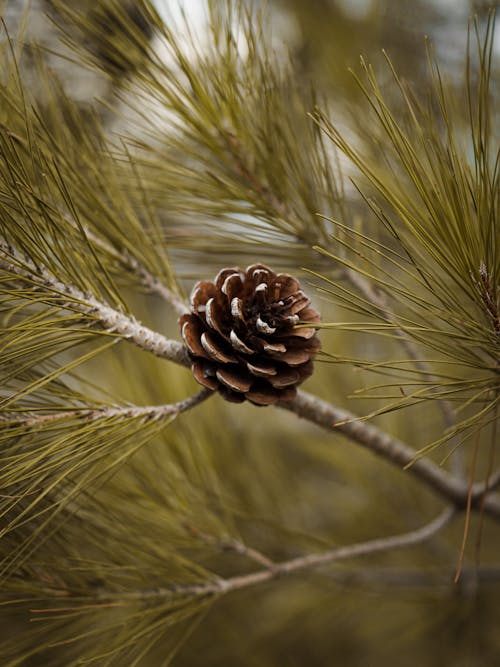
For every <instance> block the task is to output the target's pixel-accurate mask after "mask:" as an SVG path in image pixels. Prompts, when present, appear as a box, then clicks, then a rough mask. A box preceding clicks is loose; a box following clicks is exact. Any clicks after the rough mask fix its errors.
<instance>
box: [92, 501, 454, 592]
mask: <svg viewBox="0 0 500 667" xmlns="http://www.w3.org/2000/svg"><path fill="white" fill-rule="evenodd" d="M455 513H456V510H455V508H453V507H448V508H446V509H445V510H444V511H443V512H442V513H441V514H439V516H438V517H437V518H435V519H434V520H433V521H431V522H430V523H428V524H426V525H425V526H422V528H418V529H417V530H412V531H410V532H408V533H402V534H401V535H394V536H391V537H385V538H380V539H376V540H369V541H368V542H360V543H359V544H352V545H350V546H345V547H339V548H337V549H331V550H329V551H325V552H323V553H318V554H307V555H306V556H299V557H298V558H293V559H291V560H287V561H282V562H280V563H274V564H273V567H272V568H266V569H265V570H259V571H258V572H252V573H250V574H244V575H239V576H235V577H230V578H228V579H218V580H216V581H214V582H209V583H203V584H194V585H187V586H184V585H177V586H169V587H166V588H161V587H160V588H155V589H147V590H135V591H124V592H120V593H110V592H107V591H101V594H100V597H101V598H103V599H120V600H131V599H132V600H134V599H136V600H150V599H157V598H160V599H161V598H172V597H174V596H175V597H210V596H217V597H219V596H221V595H227V594H228V593H232V592H234V591H237V590H240V589H242V588H248V587H251V586H256V585H258V584H262V583H265V582H268V581H271V580H273V579H277V578H279V577H283V576H285V575H291V574H294V573H295V572H300V571H302V570H308V569H313V568H317V567H320V566H322V565H330V564H331V563H335V562H338V561H342V560H349V559H351V558H359V557H360V556H368V555H371V554H375V553H381V552H384V551H393V550H394V549H402V548H405V547H409V546H413V545H414V544H420V543H421V542H425V541H426V540H429V539H430V538H431V537H433V536H434V535H435V534H436V533H438V532H439V531H440V530H442V529H443V528H444V527H445V526H446V525H447V524H448V523H449V522H450V521H451V519H452V518H453V516H454V515H455Z"/></svg>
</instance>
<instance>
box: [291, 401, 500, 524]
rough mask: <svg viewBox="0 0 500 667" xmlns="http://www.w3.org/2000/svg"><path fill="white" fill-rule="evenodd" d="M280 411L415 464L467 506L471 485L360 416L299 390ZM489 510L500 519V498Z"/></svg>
mask: <svg viewBox="0 0 500 667" xmlns="http://www.w3.org/2000/svg"><path fill="white" fill-rule="evenodd" d="M278 405H279V407H280V408H283V409H285V410H290V412H294V413H295V414H296V415H298V416H299V417H303V418H305V419H307V420H309V421H311V422H314V423H315V424H317V425H318V426H321V427H323V428H326V429H328V430H330V431H338V432H339V433H342V434H343V435H345V436H347V437H348V438H349V439H350V440H353V441H355V442H357V443H358V444H360V445H362V446H364V447H366V448H368V449H370V450H371V451H372V452H374V453H375V454H377V455H379V456H381V457H382V458H384V459H386V460H387V461H389V462H390V463H392V464H393V465H395V466H397V467H398V468H404V467H405V466H407V465H409V464H411V467H410V468H409V469H408V472H411V474H412V475H414V476H415V477H417V478H418V479H420V480H422V481H423V482H425V483H426V484H427V486H429V487H430V488H432V489H434V491H436V492H437V493H439V494H440V495H441V496H443V497H444V498H447V499H448V500H450V501H451V502H453V503H454V504H455V506H456V507H457V508H459V509H464V508H465V507H466V504H467V496H468V492H469V489H468V484H467V483H466V482H464V481H463V480H461V479H459V478H457V477H453V476H451V475H450V474H449V473H447V472H446V471H445V470H443V469H442V468H440V467H439V466H438V465H436V464H435V463H434V462H433V461H431V460H430V459H426V458H421V459H416V458H415V455H416V452H415V450H413V449H412V448H411V447H409V446H408V445H406V444H405V443H403V442H402V441H401V440H398V439H397V438H394V437H392V436H390V435H389V434H388V433H386V432H384V431H382V430H380V429H379V428H377V427H376V426H374V425H373V424H369V423H367V422H365V421H363V420H361V419H359V417H357V416H356V415H354V414H352V413H350V412H348V411H347V410H342V409H340V408H337V407H334V406H333V405H331V404H330V403H327V402H326V401H323V400H322V399H320V398H317V397H316V396H311V395H310V394H306V393H305V392H303V391H299V392H298V393H297V396H296V397H295V398H294V399H293V400H291V401H288V402H283V403H280V404H278ZM483 492H484V485H480V486H477V487H475V488H474V490H473V494H472V498H471V503H472V508H473V509H475V510H476V509H478V508H479V505H480V502H481V496H482V494H483ZM484 508H485V511H486V512H487V513H488V514H490V515H491V516H494V517H495V518H497V519H500V499H498V498H496V497H495V496H488V497H487V498H486V499H485V501H484Z"/></svg>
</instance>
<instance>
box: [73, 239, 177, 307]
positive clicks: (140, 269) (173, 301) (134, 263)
mask: <svg viewBox="0 0 500 667" xmlns="http://www.w3.org/2000/svg"><path fill="white" fill-rule="evenodd" d="M85 234H86V236H87V238H88V239H89V241H91V242H92V243H93V245H95V246H96V247H99V248H101V250H104V251H105V252H106V253H108V254H109V255H111V257H114V258H115V259H116V260H117V261H118V262H120V264H122V265H123V266H124V267H126V268H127V269H128V270H129V271H131V272H132V273H134V274H135V275H136V276H137V277H138V278H139V280H140V282H141V284H142V285H143V286H144V287H145V288H146V289H147V290H148V292H150V293H151V294H156V295H158V296H159V297H161V298H162V299H163V300H164V301H166V302H167V303H169V304H170V305H171V306H172V307H173V308H174V310H175V311H176V312H177V313H178V314H179V315H183V314H184V313H187V312H188V307H187V305H186V304H185V303H184V301H183V300H182V299H181V298H179V297H178V296H177V295H176V294H174V292H172V290H170V289H169V288H168V287H167V286H166V285H164V284H163V283H162V282H161V281H160V280H159V279H158V278H157V277H156V276H154V275H153V274H152V273H150V272H149V271H148V270H147V269H146V268H145V267H144V266H143V265H142V264H141V263H140V262H139V261H138V260H137V259H136V258H135V257H132V256H131V255H130V254H129V253H127V252H124V251H122V252H120V251H119V250H117V249H116V248H115V247H114V246H112V245H111V244H110V243H107V242H106V241H105V240H104V239H102V238H100V237H99V236H97V235H96V234H94V233H93V232H91V231H90V230H88V229H87V230H85Z"/></svg>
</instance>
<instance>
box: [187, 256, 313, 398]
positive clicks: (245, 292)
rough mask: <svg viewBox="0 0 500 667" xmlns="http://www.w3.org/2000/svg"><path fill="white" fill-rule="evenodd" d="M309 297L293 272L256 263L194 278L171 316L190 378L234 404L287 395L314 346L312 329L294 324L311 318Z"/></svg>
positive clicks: (308, 369) (307, 366)
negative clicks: (184, 306) (186, 304)
mask: <svg viewBox="0 0 500 667" xmlns="http://www.w3.org/2000/svg"><path fill="white" fill-rule="evenodd" d="M309 304H310V300H309V299H308V297H307V296H306V295H305V294H304V292H303V291H302V290H301V288H300V284H299V282H298V281H297V280H296V279H295V278H292V276H289V275H286V274H283V273H280V274H278V275H276V274H275V273H274V272H273V271H271V269H269V268H268V267H267V266H263V265H262V264H254V265H253V266H249V267H248V269H247V270H246V271H242V270H241V269H235V268H232V269H222V271H220V272H219V274H218V275H217V277H216V278H215V281H214V282H210V281H208V280H202V281H201V282H199V283H197V284H196V285H195V286H194V288H193V291H192V293H191V313H189V314H186V315H183V316H182V317H181V318H180V320H179V323H180V326H181V331H182V337H183V339H184V342H185V344H186V346H187V348H188V350H189V353H190V356H191V358H192V360H193V364H192V367H191V368H192V371H193V375H194V377H195V378H196V380H197V381H198V382H199V383H200V384H202V385H204V386H205V387H208V388H209V389H213V390H217V391H219V392H220V393H221V394H222V395H223V396H224V398H226V399H227V400H228V401H233V402H235V403H241V402H242V401H244V400H245V398H246V399H248V400H249V401H251V402H252V403H254V404H255V405H270V404H271V403H276V402H277V401H288V400H290V399H292V398H293V397H294V396H295V394H296V392H297V389H296V387H297V385H298V384H300V383H301V382H303V381H304V380H305V379H306V378H307V377H309V375H311V373H312V370H313V364H312V357H313V356H314V354H315V353H316V352H317V351H318V350H319V349H320V342H319V339H318V337H317V336H316V330H315V329H314V328H312V327H297V328H296V326H295V325H297V324H299V323H301V324H302V323H311V324H312V323H314V322H319V319H320V317H319V313H318V312H317V311H316V310H315V309H314V308H312V307H311V306H310V305H309Z"/></svg>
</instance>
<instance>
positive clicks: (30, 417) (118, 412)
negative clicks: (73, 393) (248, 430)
mask: <svg viewBox="0 0 500 667" xmlns="http://www.w3.org/2000/svg"><path fill="white" fill-rule="evenodd" d="M212 394H213V392H212V391H210V390H209V389H202V390H201V391H199V392H198V393H197V394H195V395H194V396H190V397H188V398H185V399H183V400H182V401H178V402H177V403H169V404H165V405H149V406H137V405H134V406H109V407H103V408H89V409H80V408H75V409H74V410H63V411H61V412H52V413H45V414H37V413H34V412H30V413H27V414H26V413H25V414H22V415H19V416H9V417H2V416H0V429H1V428H2V427H7V428H9V427H12V428H14V427H16V428H21V429H36V428H38V427H45V426H47V425H48V424H52V423H54V422H58V421H63V420H65V419H77V420H78V421H81V422H91V421H96V420H98V419H112V418H114V417H118V418H123V419H127V418H131V419H137V418H143V419H154V420H161V419H165V418H172V417H173V418H176V417H177V416H178V415H180V414H181V413H182V412H186V411H187V410H190V409H191V408H194V407H195V406H197V405H199V404H200V403H202V402H203V401H205V400H206V399H207V398H208V397H209V396H211V395H212Z"/></svg>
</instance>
